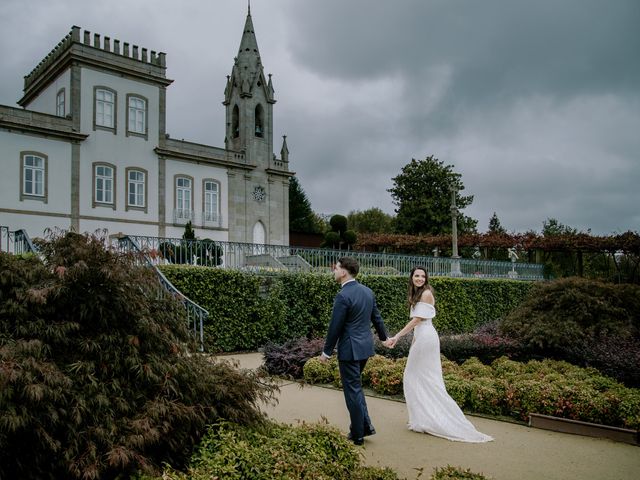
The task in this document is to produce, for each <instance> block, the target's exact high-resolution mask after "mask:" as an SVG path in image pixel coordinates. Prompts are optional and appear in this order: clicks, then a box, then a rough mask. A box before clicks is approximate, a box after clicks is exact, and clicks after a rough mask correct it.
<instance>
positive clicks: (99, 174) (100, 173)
mask: <svg viewBox="0 0 640 480" xmlns="http://www.w3.org/2000/svg"><path fill="white" fill-rule="evenodd" d="M114 176H115V169H114V168H113V167H112V166H110V165H104V164H96V165H94V179H95V182H94V202H95V203H102V204H110V205H113V204H114V202H113V197H114V192H113V186H114Z"/></svg>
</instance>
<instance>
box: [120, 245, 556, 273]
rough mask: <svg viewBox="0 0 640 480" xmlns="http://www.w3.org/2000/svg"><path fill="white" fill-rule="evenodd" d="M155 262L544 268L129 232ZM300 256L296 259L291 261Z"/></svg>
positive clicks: (367, 269)
mask: <svg viewBox="0 0 640 480" xmlns="http://www.w3.org/2000/svg"><path fill="white" fill-rule="evenodd" d="M129 238H131V239H132V240H134V241H135V242H136V244H137V245H139V247H140V249H141V250H142V251H143V252H145V253H146V254H147V256H148V257H149V258H150V259H151V261H152V263H154V264H156V265H161V264H190V265H203V266H210V267H221V268H232V269H239V270H245V271H254V272H261V273H265V272H276V271H281V270H287V271H312V272H318V273H329V272H331V266H332V265H333V264H335V263H336V262H337V261H338V259H339V258H340V257H342V256H345V255H348V256H351V257H354V258H355V259H356V260H358V263H359V264H360V272H361V273H363V274H375V275H408V274H409V272H410V271H411V269H412V268H413V267H414V266H416V265H422V266H424V267H426V268H427V270H428V271H429V274H430V275H431V276H440V277H444V276H448V277H466V278H508V279H513V280H543V279H544V275H543V266H542V265H539V264H533V263H520V262H500V261H493V260H475V259H466V258H457V259H456V258H448V257H432V256H420V255H403V254H389V253H371V252H358V251H353V250H351V251H345V250H332V249H322V248H306V247H292V246H287V245H266V244H264V245H263V244H253V243H238V242H224V241H213V240H184V239H180V238H167V237H164V238H163V237H150V236H139V235H131V236H130V237H129ZM292 257H296V258H297V261H292Z"/></svg>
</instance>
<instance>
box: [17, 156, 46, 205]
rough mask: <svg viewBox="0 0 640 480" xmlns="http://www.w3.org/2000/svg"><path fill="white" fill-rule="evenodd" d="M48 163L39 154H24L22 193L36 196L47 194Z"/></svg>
mask: <svg viewBox="0 0 640 480" xmlns="http://www.w3.org/2000/svg"><path fill="white" fill-rule="evenodd" d="M45 178H46V164H45V159H44V158H43V157H41V156H39V155H33V154H23V155H22V194H23V195H27V196H34V197H43V198H44V196H45Z"/></svg>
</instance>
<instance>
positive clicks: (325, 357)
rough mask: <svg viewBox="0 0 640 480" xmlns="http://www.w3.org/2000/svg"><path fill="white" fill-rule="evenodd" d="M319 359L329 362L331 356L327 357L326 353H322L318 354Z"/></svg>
mask: <svg viewBox="0 0 640 480" xmlns="http://www.w3.org/2000/svg"><path fill="white" fill-rule="evenodd" d="M317 358H318V360H320V361H321V362H322V363H327V362H329V357H327V356H326V355H325V354H324V353H321V354H320V355H318V357H317Z"/></svg>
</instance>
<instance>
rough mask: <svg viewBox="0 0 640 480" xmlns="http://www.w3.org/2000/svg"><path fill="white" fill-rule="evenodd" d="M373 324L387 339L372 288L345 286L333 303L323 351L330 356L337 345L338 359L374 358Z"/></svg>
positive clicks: (359, 284) (354, 282) (382, 336)
mask: <svg viewBox="0 0 640 480" xmlns="http://www.w3.org/2000/svg"><path fill="white" fill-rule="evenodd" d="M371 324H373V327H374V328H375V330H376V332H377V333H378V337H379V338H380V340H382V341H384V340H386V339H387V336H388V335H387V330H386V328H385V326H384V322H383V321H382V317H381V316H380V312H379V311H378V307H377V306H376V298H375V296H374V294H373V292H372V291H371V289H370V288H369V287H365V286H364V285H362V284H361V283H358V282H356V281H353V282H347V283H345V284H344V286H343V287H342V289H341V290H340V292H338V294H337V295H336V298H335V300H334V302H333V313H332V315H331V323H330V324H329V330H328V332H327V338H326V340H325V344H324V349H323V352H324V353H325V354H326V355H329V356H330V355H331V354H332V352H333V349H334V347H335V346H336V343H337V344H338V360H364V359H366V358H369V357H371V356H373V355H374V353H375V351H374V344H373V334H372V333H371Z"/></svg>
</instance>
